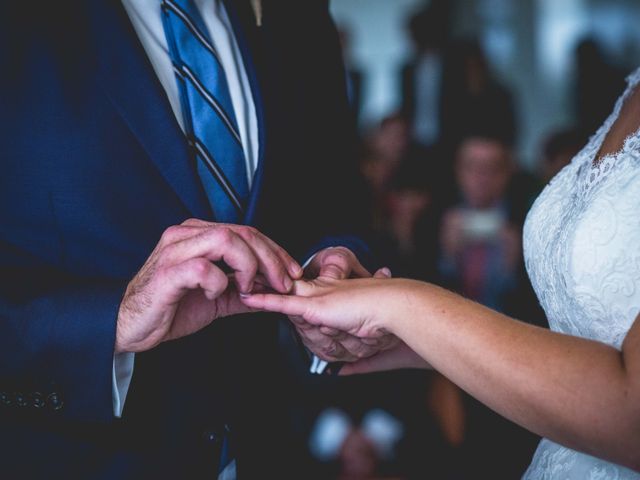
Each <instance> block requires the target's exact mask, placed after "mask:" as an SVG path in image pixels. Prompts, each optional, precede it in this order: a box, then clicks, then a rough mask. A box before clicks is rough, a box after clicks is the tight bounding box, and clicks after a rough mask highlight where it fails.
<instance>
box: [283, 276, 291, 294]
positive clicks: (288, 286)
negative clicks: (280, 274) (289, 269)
mask: <svg viewBox="0 0 640 480" xmlns="http://www.w3.org/2000/svg"><path fill="white" fill-rule="evenodd" d="M283 283H284V288H285V289H286V290H287V292H290V291H291V289H292V288H293V280H291V279H290V278H289V277H284V280H283Z"/></svg>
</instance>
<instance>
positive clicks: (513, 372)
mask: <svg viewBox="0 0 640 480" xmlns="http://www.w3.org/2000/svg"><path fill="white" fill-rule="evenodd" d="M409 290H410V293H408V294H407V295H408V296H409V297H410V299H411V300H409V301H408V302H407V303H406V305H407V310H408V311H407V312H402V313H400V312H398V314H392V315H391V316H390V317H389V318H387V319H386V321H385V323H384V326H385V327H386V328H388V329H389V330H390V331H391V332H393V333H395V334H396V335H398V336H399V337H400V338H402V339H403V340H404V341H405V342H406V343H407V344H408V345H409V346H410V347H411V348H412V349H414V350H415V351H416V352H417V353H418V354H420V355H421V356H422V357H423V358H425V359H426V360H427V362H429V363H430V364H431V365H433V367H434V368H436V369H437V370H439V371H440V372H442V373H443V374H444V375H445V376H447V377H449V378H450V379H451V380H452V381H453V382H455V383H457V384H458V385H459V386H460V387H461V388H463V389H464V390H466V391H467V392H469V393H470V394H471V395H473V396H474V397H476V398H477V399H478V400H480V401H482V402H483V403H485V404H486V405H488V406H489V407H491V408H492V409H494V410H496V411H497V412H499V413H500V414H502V415H504V416H505V417H507V418H509V419H511V420H512V421H514V422H516V423H518V424H520V425H522V426H523V427H525V428H528V429H529V430H532V431H533V432H535V433H537V434H539V435H541V436H544V437H547V438H550V439H552V440H554V441H556V442H558V443H560V444H562V445H566V446H568V447H570V448H573V449H576V450H580V451H583V452H586V453H589V454H591V455H594V456H598V457H604V458H606V459H609V460H611V461H614V462H616V463H620V464H623V465H626V466H628V467H631V468H633V469H635V470H640V321H636V322H635V324H634V326H633V328H632V329H631V330H630V331H629V333H628V335H627V337H626V339H625V342H624V344H623V347H622V351H618V350H616V349H615V348H612V347H609V346H607V345H605V344H603V343H599V342H594V341H590V340H585V339H582V338H578V337H573V336H569V335H563V334H560V333H556V332H551V331H549V330H546V329H543V328H539V327H534V326H532V325H528V324H525V323H522V322H518V321H515V320H513V319H511V318H509V317H506V316H504V315H501V314H499V313H497V312H495V311H493V310H490V309H488V308H485V307H483V306H481V305H478V304H477V303H473V302H470V301H468V300H465V299H463V298H462V297H460V296H458V295H455V294H453V293H451V292H448V291H446V290H443V289H440V288H437V287H434V286H431V285H425V284H418V283H412V284H411V286H410V288H409Z"/></svg>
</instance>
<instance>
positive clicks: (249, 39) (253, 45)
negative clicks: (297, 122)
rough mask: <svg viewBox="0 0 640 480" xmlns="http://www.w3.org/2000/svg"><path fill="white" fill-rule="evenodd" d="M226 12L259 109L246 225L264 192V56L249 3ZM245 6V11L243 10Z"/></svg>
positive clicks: (227, 5)
mask: <svg viewBox="0 0 640 480" xmlns="http://www.w3.org/2000/svg"><path fill="white" fill-rule="evenodd" d="M224 5H225V9H226V10H227V14H228V16H229V20H230V21H231V26H232V28H233V32H234V35H235V37H236V42H237V43H238V47H239V48H240V53H241V55H242V60H243V64H244V68H245V71H246V72H247V77H248V79H249V85H250V86H251V94H252V96H253V103H254V105H255V109H256V116H257V124H258V143H259V145H258V168H257V170H256V172H255V175H254V177H253V184H252V187H251V194H250V196H249V203H248V206H247V210H246V213H245V217H244V223H246V224H252V223H254V221H255V216H256V209H257V206H258V202H259V198H260V193H261V192H262V179H263V174H264V167H265V149H266V141H267V137H266V129H265V121H264V100H263V98H262V91H263V89H262V87H261V83H260V79H261V76H260V75H259V72H258V65H259V62H258V60H259V59H258V58H257V57H259V56H260V54H261V49H260V45H261V43H262V42H261V36H262V31H261V30H262V29H261V28H258V27H257V26H256V25H255V22H253V15H252V13H251V11H250V8H249V5H250V4H249V1H248V0H247V1H246V2H244V5H241V4H240V3H239V2H234V1H232V0H224ZM243 6H244V8H243Z"/></svg>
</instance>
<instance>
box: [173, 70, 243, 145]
mask: <svg viewBox="0 0 640 480" xmlns="http://www.w3.org/2000/svg"><path fill="white" fill-rule="evenodd" d="M182 73H183V74H184V77H185V78H188V79H189V80H190V81H191V83H192V84H193V86H194V87H195V89H196V90H197V91H198V93H200V95H202V96H203V97H204V99H205V100H206V101H207V102H208V103H209V105H210V106H211V108H213V109H214V110H215V111H216V112H217V113H218V115H220V117H221V118H222V120H223V121H224V124H225V125H226V126H227V128H228V129H229V132H230V133H231V135H232V136H233V138H235V139H236V140H237V141H238V144H239V145H240V146H242V140H241V139H240V134H239V133H238V131H237V129H236V126H235V125H234V122H233V120H232V119H231V118H229V115H227V112H225V111H224V110H223V108H222V106H221V105H220V104H219V103H218V100H216V98H215V97H214V96H213V94H211V93H210V92H209V91H208V90H207V89H206V87H205V86H204V85H203V84H202V82H201V81H200V80H198V77H196V75H195V74H194V73H193V71H192V70H191V69H190V68H189V67H188V66H186V65H182Z"/></svg>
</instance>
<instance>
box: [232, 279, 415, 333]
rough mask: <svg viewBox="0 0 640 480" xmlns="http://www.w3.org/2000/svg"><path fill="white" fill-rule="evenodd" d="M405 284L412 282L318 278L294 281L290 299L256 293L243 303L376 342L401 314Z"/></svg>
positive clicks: (246, 298)
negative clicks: (297, 317)
mask: <svg viewBox="0 0 640 480" xmlns="http://www.w3.org/2000/svg"><path fill="white" fill-rule="evenodd" d="M407 282H411V281H410V280H403V279H386V278H385V279H381V278H358V279H348V280H338V279H333V278H327V277H318V278H316V279H314V280H312V281H306V280H298V281H296V282H295V284H294V288H293V295H278V294H273V293H258V294H253V295H248V296H244V297H243V298H242V301H243V302H244V303H245V304H246V305H247V306H249V307H251V308H253V309H259V310H268V311H272V312H279V313H284V314H287V315H296V316H300V317H302V318H303V319H304V320H305V321H306V322H308V323H309V324H311V325H316V326H319V327H325V328H329V329H335V330H339V331H342V332H346V333H348V334H350V335H353V336H356V337H359V338H364V339H376V338H379V337H383V336H385V335H387V334H388V333H389V329H388V328H387V324H388V323H389V322H392V321H393V317H394V316H395V315H396V314H397V313H398V312H401V311H402V310H403V307H404V306H405V305H403V303H404V302H405V300H404V299H405V298H406V297H405V292H406V291H407V287H408V285H407V284H406V283H407Z"/></svg>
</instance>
